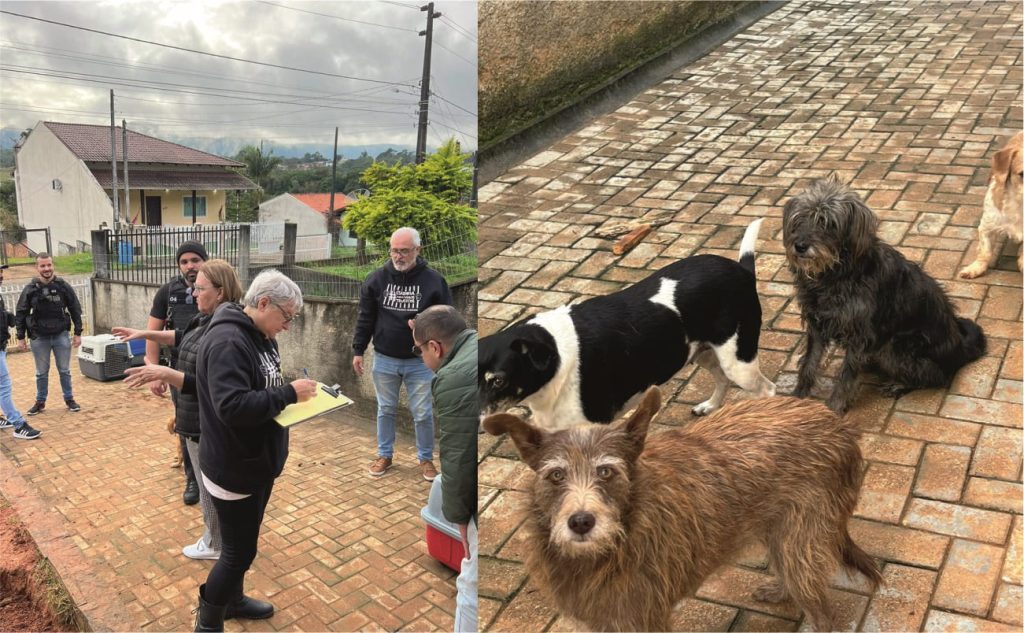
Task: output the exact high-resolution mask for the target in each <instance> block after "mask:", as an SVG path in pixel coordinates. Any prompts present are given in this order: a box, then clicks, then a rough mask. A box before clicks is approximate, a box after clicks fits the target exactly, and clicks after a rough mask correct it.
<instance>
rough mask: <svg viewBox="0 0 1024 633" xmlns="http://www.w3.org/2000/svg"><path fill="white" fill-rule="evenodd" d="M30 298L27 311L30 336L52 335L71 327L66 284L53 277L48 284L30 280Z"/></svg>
mask: <svg viewBox="0 0 1024 633" xmlns="http://www.w3.org/2000/svg"><path fill="white" fill-rule="evenodd" d="M31 286H32V290H31V293H32V298H31V300H30V303H29V305H30V307H31V311H30V313H29V333H30V335H31V336H33V337H35V336H53V335H54V334H60V333H61V332H67V331H68V330H69V329H70V328H71V315H70V314H69V313H68V304H69V299H68V297H67V290H70V288H67V284H65V283H64V282H63V281H61V280H59V279H55V280H53V281H51V282H50V283H48V284H42V283H39V281H38V280H33V281H32V282H31Z"/></svg>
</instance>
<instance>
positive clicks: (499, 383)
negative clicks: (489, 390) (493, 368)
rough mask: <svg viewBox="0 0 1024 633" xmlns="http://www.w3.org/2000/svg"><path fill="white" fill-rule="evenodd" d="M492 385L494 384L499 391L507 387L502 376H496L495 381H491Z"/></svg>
mask: <svg viewBox="0 0 1024 633" xmlns="http://www.w3.org/2000/svg"><path fill="white" fill-rule="evenodd" d="M491 384H492V385H493V386H494V387H495V388H497V389H501V388H502V387H504V386H505V379H504V378H502V377H501V376H495V377H494V378H493V379H492V380H491Z"/></svg>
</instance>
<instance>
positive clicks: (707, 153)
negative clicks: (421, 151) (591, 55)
mask: <svg viewBox="0 0 1024 633" xmlns="http://www.w3.org/2000/svg"><path fill="white" fill-rule="evenodd" d="M1021 33H1022V15H1021V5H1020V3H1018V2H984V3H982V2H941V3H940V2H874V3H866V2H862V3H850V2H804V1H795V2H790V3H786V4H785V5H784V6H782V7H781V8H780V9H778V10H776V11H775V12H774V13H772V14H771V15H769V16H767V17H766V18H763V19H762V20H760V21H759V22H757V23H756V24H754V25H753V26H751V27H750V28H749V29H747V30H746V31H745V32H743V33H741V34H739V35H738V36H736V37H734V38H733V39H732V40H730V41H728V42H727V43H725V44H724V45H722V46H721V47H719V48H718V49H716V50H714V51H712V52H711V53H710V54H708V55H707V56H705V57H703V58H701V59H700V60H698V61H696V62H694V63H693V64H691V65H689V66H686V67H683V68H680V69H679V70H678V71H677V72H676V73H675V74H674V75H673V76H671V77H670V78H668V79H666V80H664V81H662V82H661V83H660V84H658V85H656V86H654V87H652V88H650V89H648V90H646V91H645V92H643V93H641V94H638V95H636V97H635V98H634V99H633V100H632V101H631V102H629V103H627V104H626V105H624V106H623V107H620V108H618V109H617V110H616V111H615V112H612V113H609V114H607V115H604V116H601V117H599V118H597V119H594V120H593V121H591V122H590V124H589V125H587V126H586V127H584V128H583V129H580V130H578V131H575V132H573V133H571V134H569V135H568V136H565V137H564V138H562V139H561V140H559V141H558V142H556V143H555V144H553V145H552V146H550V147H548V148H546V149H545V150H544V151H541V152H539V153H538V154H537V155H535V156H533V157H532V158H530V159H528V160H526V161H525V162H523V163H522V164H520V165H518V166H516V167H514V168H512V169H510V170H509V171H508V172H506V173H505V174H503V175H502V176H500V177H499V178H497V179H496V180H495V181H493V182H491V183H489V184H488V185H487V186H485V187H484V188H482V189H481V192H480V201H481V211H482V214H481V229H480V239H481V247H480V258H481V269H480V280H481V283H482V287H481V290H480V293H479V297H480V305H479V315H480V331H481V335H485V334H488V333H491V332H494V331H496V330H497V329H499V328H500V327H502V326H504V325H506V324H508V323H510V322H511V321H513V320H517V319H519V318H522V317H525V316H528V315H530V314H532V313H534V312H537V311H539V310H542V309H548V308H553V307H557V306H559V305H563V304H565V303H567V302H569V301H575V300H579V299H583V298H587V297H590V296H595V295H603V294H606V293H608V292H611V291H614V290H616V289H619V288H621V287H623V285H624V284H627V283H630V282H634V281H636V280H638V279H641V278H643V277H645V276H646V275H648V274H649V272H650V271H652V270H654V269H657V268H660V267H661V266H664V265H665V264H667V263H669V262H672V261H675V260H677V259H679V258H682V257H685V256H688V255H691V254H694V253H718V254H722V255H726V256H729V257H735V253H736V249H737V247H738V243H739V239H740V236H741V234H742V231H743V227H745V226H746V225H748V224H749V223H750V221H751V220H752V219H754V218H758V217H764V218H767V220H766V222H765V225H764V226H763V227H762V230H761V239H760V242H759V244H758V248H757V250H758V253H759V256H758V258H757V276H758V279H759V283H758V290H759V294H760V295H761V302H762V307H763V309H764V326H763V334H762V338H761V348H762V351H761V366H762V368H763V369H764V370H765V373H766V374H767V375H768V376H769V377H770V378H772V379H773V380H777V381H778V385H779V391H780V393H787V392H789V391H791V389H792V387H793V385H794V383H795V368H796V362H797V359H798V357H799V353H800V345H801V341H802V333H803V332H802V328H801V324H800V317H799V306H798V305H797V303H796V301H795V299H794V298H793V295H794V288H793V284H792V278H791V276H790V274H789V272H788V271H787V270H786V268H785V261H784V257H783V255H782V253H783V249H782V243H781V220H780V218H781V210H782V209H781V207H782V204H783V203H784V202H785V201H786V200H788V199H789V198H790V197H791V196H792V195H794V194H795V193H797V192H799V191H801V190H802V189H803V188H804V187H805V186H806V185H807V183H808V182H809V180H810V179H813V178H816V177H822V176H826V175H828V174H831V173H836V174H838V175H839V176H840V177H842V178H843V179H845V180H849V181H852V187H853V188H854V189H855V190H856V191H858V192H859V193H860V194H861V195H862V196H863V197H864V198H865V199H866V200H867V202H868V203H869V205H870V206H871V207H872V208H873V209H874V210H875V211H876V212H877V213H878V215H879V216H880V218H881V220H882V222H881V235H882V237H883V239H885V240H886V241H888V242H889V243H891V244H893V245H896V246H897V247H898V248H899V249H900V251H901V252H903V253H904V254H905V255H906V256H907V257H908V258H909V259H911V260H913V261H915V262H918V263H920V264H921V265H922V266H923V267H924V269H925V270H926V271H927V272H928V273H930V274H931V275H933V276H934V277H935V278H937V279H938V280H940V282H941V283H942V285H943V286H944V287H945V289H946V290H947V292H948V293H949V294H950V296H951V297H952V300H953V303H954V304H955V307H956V309H957V310H958V311H959V312H960V313H961V314H962V315H965V316H968V317H972V318H976V319H977V320H978V322H979V323H980V324H981V325H982V327H983V328H984V329H985V332H986V333H987V335H988V347H989V349H988V354H987V355H986V356H985V357H984V358H982V359H980V360H979V361H977V362H975V363H974V364H972V365H970V366H969V367H968V368H966V369H965V370H963V371H962V372H961V373H960V374H959V375H958V377H957V378H956V380H955V382H954V383H953V384H952V386H951V387H950V388H949V389H945V390H930V391H921V392H916V393H913V394H911V395H908V396H906V397H903V398H901V399H899V400H897V401H893V400H890V399H884V398H882V397H881V396H880V395H879V394H878V392H877V390H875V389H874V388H873V387H871V386H866V387H864V388H863V390H862V392H861V397H860V399H859V400H858V402H857V404H856V406H855V408H854V410H853V411H852V412H851V414H850V419H851V420H852V421H853V423H855V424H857V425H858V426H859V427H860V428H861V429H862V430H863V432H864V434H863V439H862V442H861V444H862V447H863V450H864V454H865V456H866V458H867V459H868V460H869V465H868V467H867V472H866V479H865V483H864V487H863V491H862V497H861V501H860V504H859V507H858V508H857V511H856V518H855V519H853V521H852V523H851V532H852V534H853V537H854V539H855V540H856V541H858V542H859V543H860V544H861V545H862V546H863V547H864V548H865V549H866V550H867V551H868V552H869V553H870V554H872V555H874V556H876V557H878V558H879V559H881V560H882V562H883V563H884V570H883V573H884V577H885V581H886V584H885V586H884V588H882V589H881V590H879V591H878V592H877V593H875V594H874V595H871V594H870V593H869V591H868V590H867V589H866V588H865V587H864V585H863V582H862V581H861V580H860V579H858V580H856V581H854V582H850V581H849V580H847V579H845V578H840V579H837V582H836V583H835V589H834V594H833V595H834V598H835V604H836V608H837V611H838V613H839V617H840V622H841V625H842V626H843V627H845V628H847V629H858V630H887V631H896V630H929V631H932V630H979V631H980V630H985V631H997V630H1008V631H1019V630H1020V625H1021V604H1022V598H1021V596H1022V591H1021V547H1022V545H1021V543H1022V524H1021V511H1022V508H1021V506H1022V501H1021V499H1022V496H1021V439H1022V438H1021V387H1022V382H1021V380H1022V375H1021V374H1022V344H1021V334H1022V329H1021V274H1020V272H1018V271H1017V270H1016V264H1015V253H1016V251H1015V250H1013V251H1005V252H1004V254H1003V257H1002V258H1001V259H1000V261H999V264H998V270H993V271H990V272H989V273H988V274H987V275H985V276H983V277H981V278H980V279H977V280H974V281H963V280H959V279H957V278H956V277H955V275H956V272H957V271H958V270H959V268H960V267H961V266H962V265H964V264H966V263H969V262H970V261H972V260H973V255H974V238H975V228H976V226H977V224H978V220H979V218H980V217H981V212H982V201H983V198H984V192H985V188H986V182H987V179H988V176H989V164H990V162H989V161H990V157H991V155H992V153H993V152H994V151H995V150H997V149H999V147H1000V146H1001V142H1002V141H1004V140H1005V139H1006V138H1008V136H1009V135H1011V134H1012V133H1013V132H1015V131H1017V130H1020V129H1021V124H1022V112H1021V93H1022V91H1021V84H1022V74H1021ZM633 219H641V220H644V221H647V222H652V223H655V224H657V225H658V226H657V228H656V229H655V230H654V232H653V233H651V235H649V236H648V237H647V238H646V239H645V240H644V241H643V242H642V243H641V244H640V245H639V246H638V247H637V248H636V249H635V250H633V251H632V252H630V253H628V254H626V255H625V256H622V257H617V256H614V255H613V254H612V253H611V242H610V241H608V240H604V239H599V238H597V237H595V236H594V235H593V233H594V231H595V230H596V229H598V228H599V227H602V226H604V225H608V224H611V223H613V222H617V221H622V220H633ZM837 368H838V364H837V358H836V357H835V355H833V356H832V357H830V358H829V359H828V362H827V363H826V364H825V369H824V374H825V377H826V378H827V377H832V376H834V375H835V372H836V370H837ZM829 386H830V382H829V381H828V380H821V381H820V387H821V388H822V391H821V393H826V391H825V390H826V389H827V388H828V387H829ZM710 391H711V380H710V378H709V375H708V373H707V372H696V373H694V371H693V370H692V369H687V370H684V371H683V372H681V373H680V374H679V375H678V376H677V377H676V378H675V379H673V380H672V381H670V382H669V383H668V384H667V385H666V387H665V392H666V393H667V395H668V396H669V397H670V400H669V405H668V407H667V408H666V409H665V410H664V411H663V412H662V413H661V415H660V417H659V419H658V421H659V422H660V423H661V424H666V425H685V424H686V423H687V422H688V421H689V420H690V419H691V414H690V412H689V409H690V406H692V405H693V404H695V403H697V402H699V401H700V400H703V399H704V397H706V395H707V394H708V393H710ZM819 395H820V394H819ZM737 397H739V396H738V391H737V390H736V389H733V390H732V392H731V393H730V396H729V398H730V399H735V398H737ZM482 437H483V436H482ZM480 450H481V454H482V455H485V456H486V457H485V459H484V460H483V462H482V464H481V470H480V484H481V489H480V495H481V500H482V503H481V508H482V515H481V526H482V529H481V537H480V549H481V554H482V555H483V558H482V568H481V587H480V591H481V618H480V621H481V627H482V628H490V629H492V630H501V631H536V630H564V629H566V628H568V627H570V626H571V624H570V623H568V622H567V621H565V620H561V619H559V618H558V616H557V614H556V612H555V611H554V610H553V609H552V606H551V604H550V603H548V602H547V601H546V600H545V599H544V597H542V596H541V595H540V594H539V593H538V591H537V589H536V587H535V586H534V585H532V584H531V583H530V581H529V579H528V578H527V575H526V573H525V571H524V569H523V565H522V562H521V561H522V558H523V551H524V547H525V545H524V542H523V538H522V535H521V533H520V532H519V531H518V529H517V528H518V527H519V525H520V521H519V518H518V516H517V515H516V513H515V512H514V509H515V508H516V507H517V506H518V505H519V503H520V502H521V500H522V499H523V496H524V495H523V492H522V491H523V489H524V484H525V481H527V480H528V471H527V469H526V467H525V466H524V465H523V464H521V463H520V462H519V461H518V460H517V459H516V458H515V450H514V448H513V447H511V445H510V443H509V442H508V441H507V440H506V441H503V442H498V441H496V439H495V438H491V437H489V436H488V437H486V438H484V439H481V445H480ZM763 560H764V554H763V552H762V551H760V550H758V549H751V550H749V551H747V552H745V553H744V555H743V556H742V557H741V559H740V560H737V561H736V562H735V564H733V565H730V566H727V567H725V568H723V569H721V570H720V571H719V572H717V573H716V574H715V575H714V576H713V577H711V578H710V579H708V580H707V582H705V584H704V585H703V587H701V589H700V591H699V592H698V593H697V595H696V596H695V597H694V598H693V599H689V600H686V601H684V602H683V603H682V604H681V605H679V608H678V610H677V615H676V620H675V623H674V624H675V627H676V628H677V630H689V631H703V630H720V631H724V630H734V631H751V630H762V631H764V630H790V631H791V630H796V629H798V628H799V627H806V626H807V624H806V623H803V622H802V621H801V619H800V617H801V614H800V613H799V610H798V609H796V608H795V607H794V606H793V605H792V604H787V603H784V604H781V605H768V604H764V603H758V602H755V601H753V600H752V598H751V596H750V594H751V590H752V588H753V587H754V586H756V585H757V584H759V582H760V581H761V580H763V578H764V576H763V574H764V570H763V569H761V568H760V565H761V563H763Z"/></svg>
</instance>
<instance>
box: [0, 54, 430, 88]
mask: <svg viewBox="0 0 1024 633" xmlns="http://www.w3.org/2000/svg"><path fill="white" fill-rule="evenodd" d="M11 44H15V45H11ZM18 44H24V43H23V42H11V43H5V42H0V48H9V49H11V50H16V51H22V52H24V53H28V54H30V55H40V56H43V57H56V58H60V59H71V60H77V61H82V62H85V63H87V64H97V65H101V66H112V67H115V68H125V69H137V70H142V71H155V72H160V73H164V74H175V75H186V76H194V77H205V78H210V79H218V80H221V81H230V82H233V83H240V84H243V85H256V86H273V87H277V88H280V87H283V86H281V84H280V83H274V82H265V81H255V80H251V79H237V78H235V77H229V76H226V75H216V74H212V73H202V72H195V71H188V70H181V69H178V68H171V67H167V66H157V65H151V64H126V63H123V62H120V63H118V62H115V61H101V60H120V58H114V57H107V56H104V55H70V54H69V55H62V54H58V53H54V52H48V51H58V52H60V53H70V52H72V51H68V50H66V49H60V48H52V47H48V46H41V47H39V48H31V47H26V46H17V45H18ZM415 81H416V79H415V78H413V79H409V80H407V83H408V87H409V88H410V89H412V88H413V82H415ZM400 87H401V86H400ZM398 88H399V87H390V86H371V87H368V88H360V89H358V90H352V91H348V92H340V93H326V92H319V93H316V92H314V93H311V94H314V95H321V96H322V97H323V98H325V99H328V98H329V99H337V98H340V97H343V96H345V95H355V94H361V93H366V92H369V91H379V90H392V89H393V90H396V91H397V90H398ZM229 90H230V89H229ZM260 94H265V93H263V92H261V93H260ZM404 94H410V95H411V94H413V93H404ZM311 98H313V97H311Z"/></svg>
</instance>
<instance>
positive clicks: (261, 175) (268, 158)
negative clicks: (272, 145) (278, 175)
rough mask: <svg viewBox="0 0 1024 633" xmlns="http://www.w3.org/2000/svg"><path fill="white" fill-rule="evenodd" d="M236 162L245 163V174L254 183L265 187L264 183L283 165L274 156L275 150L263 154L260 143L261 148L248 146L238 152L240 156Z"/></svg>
mask: <svg viewBox="0 0 1024 633" xmlns="http://www.w3.org/2000/svg"><path fill="white" fill-rule="evenodd" d="M235 160H237V161H239V162H241V163H245V172H246V174H248V176H249V177H250V178H252V180H253V182H255V183H256V184H257V185H259V186H260V187H261V188H262V187H263V184H264V182H265V181H266V180H267V178H268V177H269V176H270V174H271V173H272V172H273V171H274V168H275V167H277V166H278V165H280V164H281V158H280V157H279V156H274V150H272V149H271V150H268V151H267V153H266V154H264V153H263V143H262V142H260V146H259V147H256V146H255V145H246V146H245V147H243V148H242V149H240V150H238V155H237V156H235Z"/></svg>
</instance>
